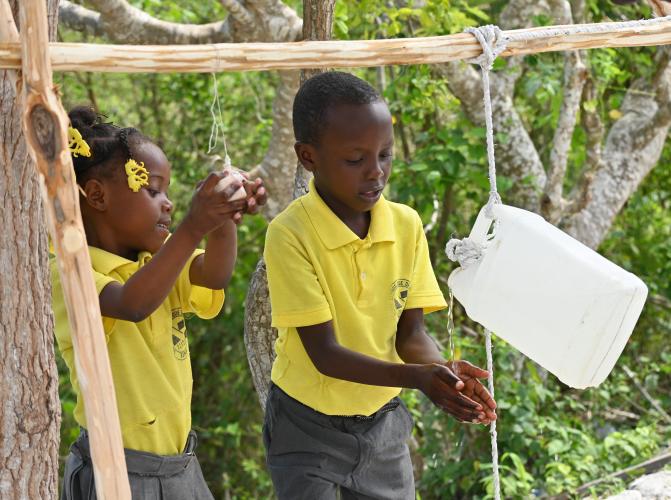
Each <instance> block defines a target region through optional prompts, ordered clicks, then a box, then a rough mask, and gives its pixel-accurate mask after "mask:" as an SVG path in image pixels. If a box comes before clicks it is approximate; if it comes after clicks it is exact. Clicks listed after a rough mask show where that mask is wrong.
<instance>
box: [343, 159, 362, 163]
mask: <svg viewBox="0 0 671 500" xmlns="http://www.w3.org/2000/svg"><path fill="white" fill-rule="evenodd" d="M345 161H346V162H347V163H348V164H350V165H358V164H359V163H361V162H362V161H363V158H359V159H358V160H345Z"/></svg>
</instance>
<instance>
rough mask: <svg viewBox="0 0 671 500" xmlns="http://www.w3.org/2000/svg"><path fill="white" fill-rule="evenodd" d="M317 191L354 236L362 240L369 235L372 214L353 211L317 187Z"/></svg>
mask: <svg viewBox="0 0 671 500" xmlns="http://www.w3.org/2000/svg"><path fill="white" fill-rule="evenodd" d="M315 189H316V190H317V194H318V195H319V197H320V198H321V199H322V200H323V201H324V203H326V206H327V207H329V208H330V209H331V212H333V213H334V214H336V216H337V217H338V219H340V220H341V221H342V222H343V224H345V225H346V226H347V227H348V228H349V229H350V230H351V231H352V232H353V233H354V234H356V235H357V236H358V237H359V238H360V239H364V238H365V237H366V236H367V235H368V230H369V229H370V221H371V212H370V211H368V212H358V211H356V210H352V209H351V208H349V207H348V206H346V205H344V204H343V203H341V202H339V201H338V200H337V199H335V198H333V197H329V196H328V194H326V195H325V193H323V192H322V191H321V190H320V189H319V188H318V187H317V186H316V185H315Z"/></svg>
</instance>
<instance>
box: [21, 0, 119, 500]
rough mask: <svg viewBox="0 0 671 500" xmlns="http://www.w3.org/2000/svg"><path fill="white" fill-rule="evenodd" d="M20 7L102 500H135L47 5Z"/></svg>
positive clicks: (35, 152) (35, 129) (29, 86)
mask: <svg viewBox="0 0 671 500" xmlns="http://www.w3.org/2000/svg"><path fill="white" fill-rule="evenodd" d="M20 6H21V7H20V16H21V17H20V19H21V23H20V24H21V35H22V36H21V45H22V49H23V54H24V60H23V68H22V69H23V76H24V84H25V85H24V92H25V96H24V97H25V101H24V102H25V104H24V116H23V119H24V121H23V124H24V132H25V135H26V142H27V144H28V149H29V152H30V155H31V157H32V158H33V160H34V161H35V164H36V166H37V169H38V170H39V172H40V173H41V174H42V175H41V180H42V199H43V204H44V207H45V211H46V213H47V220H48V224H49V233H50V235H51V240H52V242H53V246H54V249H55V252H56V256H57V260H58V268H59V273H60V276H61V282H62V287H63V292H64V295H65V303H66V306H67V310H68V317H69V320H70V328H71V331H72V342H73V346H74V351H75V363H76V366H77V375H78V378H79V385H80V387H81V391H82V395H83V397H84V403H85V405H86V416H87V427H88V431H89V436H90V440H91V453H92V456H93V468H94V471H95V476H96V490H97V494H98V498H100V499H103V500H117V499H120V500H130V498H131V496H130V488H129V486H128V476H127V473H126V461H125V459H124V454H123V445H122V440H121V430H120V428H119V418H118V414H117V407H116V397H115V393H114V385H113V382H112V371H111V369H110V364H109V357H108V354H107V344H106V342H105V335H104V332H103V327H102V319H101V316H100V306H99V303H98V294H97V293H96V289H95V285H94V283H93V273H92V267H91V261H90V257H89V253H88V247H87V244H86V236H85V233H84V228H83V225H82V221H81V214H80V211H79V194H78V191H77V189H76V187H75V178H74V171H73V168H72V158H71V157H70V152H69V150H68V147H67V144H68V141H67V125H68V119H67V116H66V114H65V111H64V110H63V107H62V106H61V103H60V100H59V99H58V96H57V95H56V94H55V93H54V92H53V90H52V88H53V81H52V71H51V68H50V64H49V59H48V57H47V56H46V51H45V50H44V49H45V47H46V46H47V43H48V32H47V17H46V10H45V5H44V1H43V0H23V1H22V2H21V4H20Z"/></svg>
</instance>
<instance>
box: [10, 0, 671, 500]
mask: <svg viewBox="0 0 671 500" xmlns="http://www.w3.org/2000/svg"><path fill="white" fill-rule="evenodd" d="M0 13H1V14H3V18H4V17H5V16H6V15H7V13H9V17H8V18H7V19H6V20H5V19H3V20H0V69H9V70H21V71H22V75H23V83H24V86H23V89H24V90H23V92H24V110H25V111H24V131H25V134H26V139H27V143H28V147H29V151H30V154H31V156H32V158H33V159H34V161H35V164H36V167H37V169H38V172H39V173H40V174H41V175H40V178H41V180H42V198H43V203H44V206H45V209H46V211H47V214H48V224H49V233H50V235H51V239H52V242H53V245H54V249H55V252H56V256H57V260H58V263H59V271H60V274H61V280H62V283H63V290H64V293H65V302H66V305H67V308H68V316H69V319H70V326H71V330H72V337H73V344H74V348H75V359H76V364H77V370H78V376H79V381H80V385H81V388H82V394H83V397H84V401H85V404H86V408H87V421H88V427H89V429H88V430H89V434H90V439H91V449H92V456H93V464H94V471H95V476H96V489H97V493H98V497H99V498H101V499H114V500H117V499H119V500H126V499H127V500H130V498H131V497H130V489H129V486H128V481H127V474H126V467H125V459H124V455H123V447H122V440H121V432H120V428H119V420H118V414H117V410H116V400H115V393H114V386H113V382H112V374H111V369H110V364H109V358H108V354H107V346H106V343H105V337H104V332H103V328H102V321H101V316H100V308H99V305H98V300H97V294H96V291H95V287H94V284H93V279H92V278H93V277H92V272H91V262H90V258H89V254H88V250H87V243H86V235H85V233H84V228H83V224H82V221H81V213H80V208H79V195H78V191H77V187H76V181H75V176H74V171H73V167H72V159H71V157H70V153H69V151H68V147H67V144H68V141H67V123H68V119H67V115H66V113H65V110H64V109H63V107H62V105H61V103H60V99H59V97H58V95H57V94H56V93H55V92H54V90H53V79H52V71H53V70H56V71H92V72H145V73H159V72H219V71H251V70H278V69H299V68H324V67H369V66H382V65H392V64H432V63H442V62H446V61H453V60H459V59H470V58H473V57H475V56H477V55H479V54H480V52H481V48H480V45H479V44H478V43H477V42H476V41H475V39H474V38H473V36H471V35H470V34H463V33H461V34H456V35H449V36H438V37H427V38H415V39H390V40H371V41H325V42H319V41H306V42H294V43H240V44H209V45H179V46H137V45H136V46H133V45H127V46H124V45H103V44H95V45H94V44H77V43H49V41H48V32H47V15H46V8H45V2H44V0H22V1H21V2H20V21H21V26H22V30H21V37H20V42H19V41H17V30H16V27H15V26H14V25H13V23H12V21H11V10H10V9H9V5H8V4H7V0H0ZM615 24H616V23H613V25H612V29H608V28H609V27H608V26H607V25H608V23H601V24H599V25H598V26H600V27H601V28H602V29H601V30H600V31H599V32H598V33H582V34H575V33H573V34H571V33H569V32H568V28H569V27H568V26H567V27H559V26H550V27H544V28H532V29H528V30H514V31H509V32H504V35H505V34H511V35H514V34H520V33H527V34H532V33H534V31H536V32H538V31H540V30H545V31H547V30H554V32H553V33H551V34H548V35H544V36H539V37H536V38H533V39H530V40H526V41H520V40H517V41H515V39H514V37H512V38H513V39H512V40H511V42H510V43H509V44H508V48H507V49H506V50H505V51H504V52H503V53H502V54H501V55H502V56H513V55H524V54H532V53H539V52H549V51H566V50H577V49H589V48H603V47H636V46H651V45H666V44H671V17H668V18H664V19H663V20H660V22H658V23H655V24H650V25H645V26H643V25H641V26H639V27H631V28H622V27H616V26H615ZM573 26H574V27H575V25H573ZM584 26H590V25H584ZM592 26H597V25H592ZM562 28H566V29H567V31H566V32H562ZM603 28H605V30H604V29H603ZM538 34H540V33H538Z"/></svg>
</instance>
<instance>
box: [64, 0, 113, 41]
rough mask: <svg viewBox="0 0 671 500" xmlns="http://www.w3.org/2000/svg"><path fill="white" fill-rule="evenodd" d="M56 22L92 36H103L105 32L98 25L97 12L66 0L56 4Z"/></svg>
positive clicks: (98, 16) (98, 15) (98, 17)
mask: <svg viewBox="0 0 671 500" xmlns="http://www.w3.org/2000/svg"><path fill="white" fill-rule="evenodd" d="M58 23H59V24H63V25H65V26H67V27H68V28H69V29H71V30H75V31H79V32H81V33H87V34H89V35H93V36H103V35H104V34H105V33H104V32H103V30H102V27H101V25H100V14H99V13H98V12H95V11H92V10H90V9H87V8H86V7H82V6H81V5H77V4H74V3H72V2H70V1H68V0H61V2H60V4H59V5H58Z"/></svg>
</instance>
